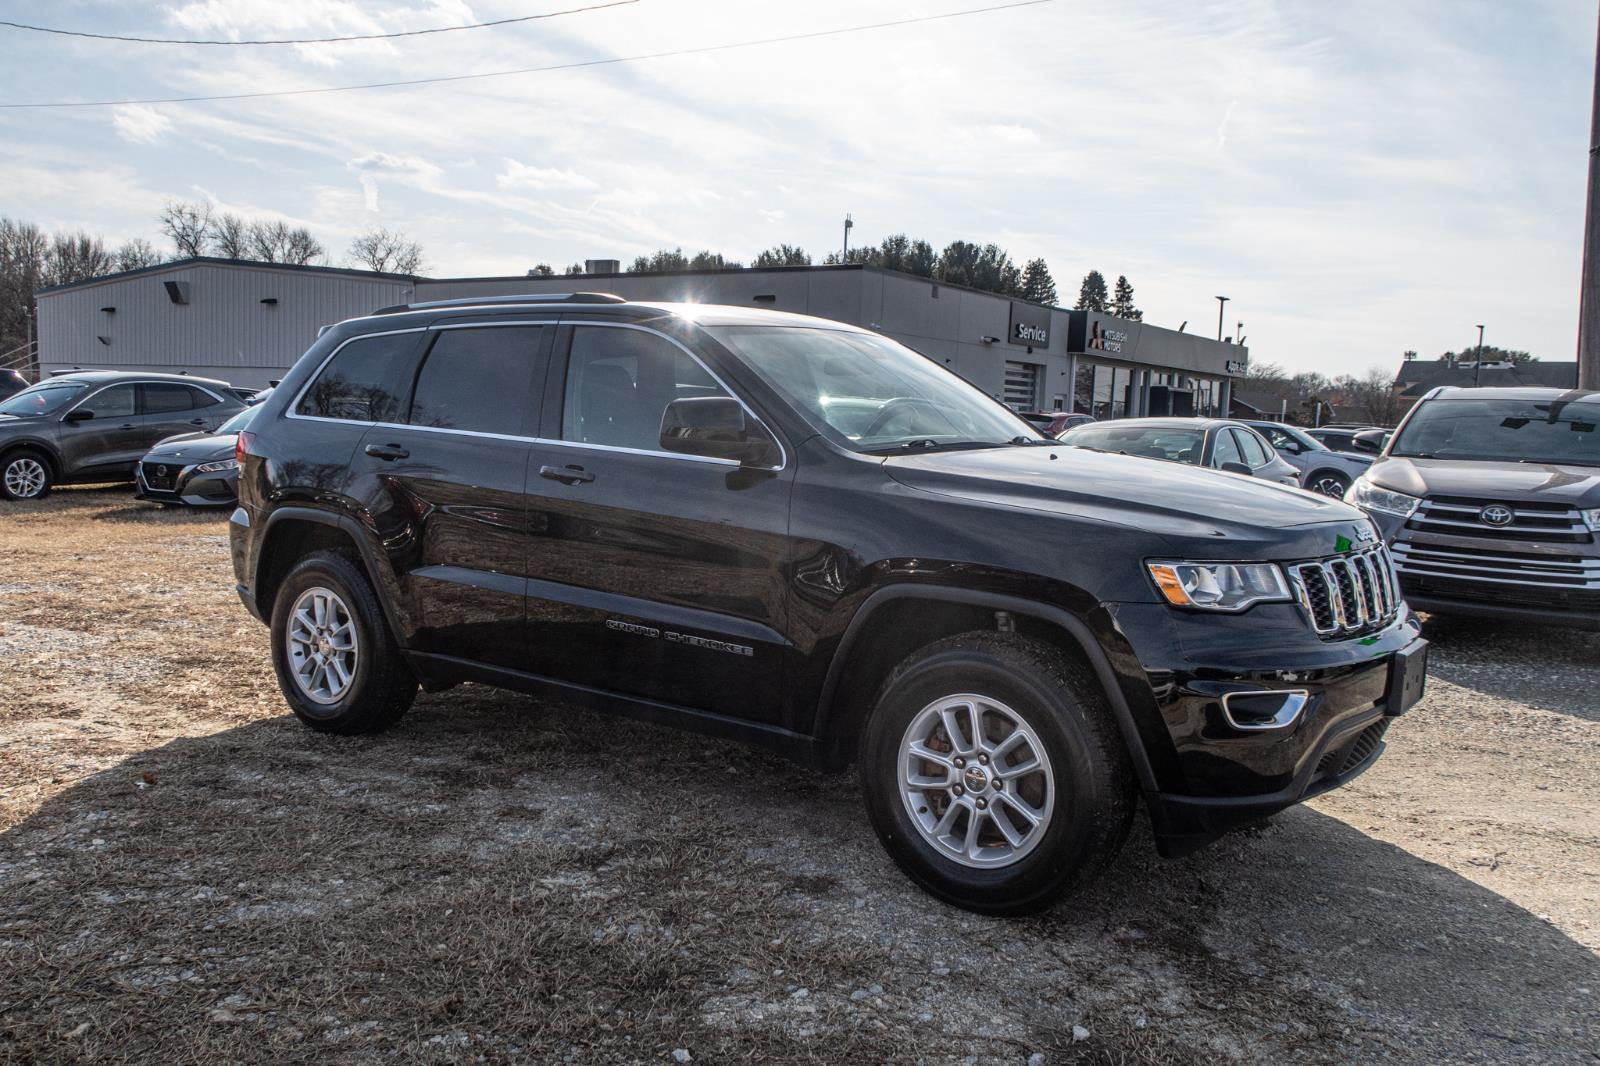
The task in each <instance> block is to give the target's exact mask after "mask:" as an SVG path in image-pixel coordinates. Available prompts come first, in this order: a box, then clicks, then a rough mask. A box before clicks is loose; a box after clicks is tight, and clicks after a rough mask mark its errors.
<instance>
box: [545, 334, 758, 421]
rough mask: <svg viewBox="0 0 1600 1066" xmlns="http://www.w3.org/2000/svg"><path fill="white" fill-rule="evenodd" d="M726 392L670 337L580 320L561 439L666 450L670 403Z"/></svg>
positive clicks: (569, 369)
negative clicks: (584, 323) (664, 437)
mask: <svg viewBox="0 0 1600 1066" xmlns="http://www.w3.org/2000/svg"><path fill="white" fill-rule="evenodd" d="M726 395H727V392H726V391H725V390H724V389H723V388H722V387H721V386H720V385H718V384H717V382H716V379H714V378H713V377H712V376H711V375H710V374H708V373H707V372H706V370H705V368H704V367H702V366H701V365H700V364H699V363H698V362H696V361H695V360H694V359H692V358H691V357H689V356H688V355H685V354H684V352H683V350H682V349H681V348H679V347H678V346H677V345H675V344H673V343H672V342H670V341H668V340H667V339H666V338H665V337H660V336H657V335H656V334H654V333H646V332H643V331H641V330H636V329H615V328H606V327H602V326H587V327H586V326H579V327H577V329H575V330H574V331H573V334H572V354H571V355H570V356H569V357H568V359H567V384H566V394H565V401H564V403H563V405H562V415H561V439H562V440H570V441H578V442H581V443H583V444H606V445H610V446H612V447H617V448H639V449H642V450H645V451H660V450H661V416H662V414H663V413H664V412H665V411H666V407H667V404H669V403H671V402H672V401H673V400H675V399H678V398H680V397H688V396H726Z"/></svg>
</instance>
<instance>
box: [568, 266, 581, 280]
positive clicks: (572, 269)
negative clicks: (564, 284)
mask: <svg viewBox="0 0 1600 1066" xmlns="http://www.w3.org/2000/svg"><path fill="white" fill-rule="evenodd" d="M582 273H583V264H582V263H573V264H572V265H571V266H569V267H567V277H569V278H570V277H574V276H576V275H578V274H582Z"/></svg>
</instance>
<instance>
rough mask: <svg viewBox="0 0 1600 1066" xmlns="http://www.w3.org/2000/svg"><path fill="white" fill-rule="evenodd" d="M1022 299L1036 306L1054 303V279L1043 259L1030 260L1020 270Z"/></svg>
mask: <svg viewBox="0 0 1600 1066" xmlns="http://www.w3.org/2000/svg"><path fill="white" fill-rule="evenodd" d="M1022 298H1023V299H1024V300H1029V301H1031V302H1033V303H1036V304H1051V305H1054V304H1055V302H1056V279H1055V278H1053V277H1051V276H1050V267H1049V266H1047V265H1046V264H1045V261H1044V260H1043V259H1030V260H1028V265H1027V266H1025V267H1023V268H1022Z"/></svg>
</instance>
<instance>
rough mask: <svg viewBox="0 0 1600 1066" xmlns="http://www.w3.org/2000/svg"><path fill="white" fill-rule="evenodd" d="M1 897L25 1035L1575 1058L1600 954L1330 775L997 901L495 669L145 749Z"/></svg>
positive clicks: (62, 805)
mask: <svg viewBox="0 0 1600 1066" xmlns="http://www.w3.org/2000/svg"><path fill="white" fill-rule="evenodd" d="M0 898H3V899H5V901H6V905H5V907H4V910H3V913H0V973H4V974H7V975H9V976H8V977H7V979H6V981H5V982H4V986H3V987H0V1058H4V1057H6V1056H7V1055H8V1054H15V1055H16V1056H18V1057H20V1058H21V1059H22V1060H24V1061H32V1060H39V1061H51V1060H57V1061H67V1060H80V1059H92V1058H95V1057H97V1056H106V1057H116V1058H119V1059H123V1058H126V1059H164V1058H174V1057H186V1058H191V1059H195V1060H197V1061H204V1060H231V1061H262V1060H266V1059H274V1060H276V1061H301V1060H308V1059H310V1058H314V1057H316V1056H318V1055H321V1056H330V1055H331V1056H332V1057H334V1058H338V1059H343V1060H345V1061H374V1060H377V1059H393V1058H397V1057H398V1058H401V1059H407V1060H448V1059H459V1058H471V1057H473V1056H475V1055H476V1054H479V1053H485V1054H488V1055H489V1056H490V1057H491V1058H495V1059H499V1058H508V1057H509V1058H515V1057H518V1056H519V1055H520V1056H524V1057H541V1056H548V1055H553V1054H558V1053H561V1052H563V1051H564V1050H567V1049H572V1048H575V1047H576V1048H584V1049H588V1050H590V1051H593V1050H594V1049H596V1048H599V1049H603V1051H604V1054H603V1055H601V1056H600V1057H602V1058H605V1059H609V1060H648V1059H659V1058H661V1057H662V1056H664V1055H666V1054H669V1053H670V1052H671V1050H673V1049H675V1048H679V1047H691V1046H692V1047H694V1048H696V1049H697V1050H696V1056H697V1058H698V1059H700V1060H702V1061H705V1060H710V1061H717V1060H719V1059H727V1060H734V1059H766V1060H773V1061H829V1062H847V1061H886V1060H889V1059H895V1060H905V1061H911V1060H915V1059H918V1058H925V1059H927V1060H928V1061H935V1062H943V1061H958V1060H959V1059H960V1058H961V1057H963V1056H964V1055H965V1054H967V1053H969V1052H971V1053H977V1054H979V1055H980V1057H985V1058H987V1057H989V1056H996V1057H999V1058H1004V1059H1007V1060H1012V1061H1014V1060H1017V1059H1020V1058H1026V1053H1027V1049H1028V1048H1046V1049H1052V1050H1053V1051H1058V1052H1060V1054H1061V1055H1062V1057H1063V1060H1065V1059H1069V1058H1073V1057H1076V1056H1079V1053H1080V1052H1081V1053H1082V1058H1083V1061H1129V1062H1160V1063H1166V1062H1174V1063H1175V1062H1185V1061H1194V1060H1195V1059H1197V1058H1213V1057H1227V1056H1228V1055H1230V1054H1232V1052H1229V1051H1228V1049H1229V1048H1232V1049H1234V1050H1235V1051H1238V1052H1239V1053H1240V1054H1241V1055H1242V1056H1243V1057H1244V1058H1246V1059H1248V1060H1250V1061H1259V1062H1277V1061H1306V1062H1323V1061H1335V1060H1338V1059H1342V1058H1346V1057H1348V1056H1350V1055H1351V1054H1353V1053H1358V1052H1360V1051H1361V1050H1362V1049H1363V1048H1365V1049H1367V1050H1370V1051H1374V1052H1375V1051H1376V1050H1377V1049H1378V1048H1379V1047H1382V1048H1384V1049H1385V1053H1386V1054H1387V1055H1389V1056H1393V1057H1394V1058H1397V1059H1399V1060H1401V1061H1415V1062H1435V1061H1445V1060H1450V1061H1465V1060H1470V1059H1472V1058H1476V1057H1482V1058H1483V1059H1485V1060H1495V1061H1502V1062H1503V1061H1516V1060H1526V1061H1542V1062H1549V1061H1575V1062H1576V1061H1588V1059H1586V1058H1584V1057H1583V1056H1585V1055H1587V1054H1588V1051H1587V1050H1581V1049H1586V1048H1588V1047H1589V1046H1591V1045H1590V1044H1588V1043H1585V1042H1583V1037H1584V1031H1585V1027H1591V1029H1590V1032H1591V1035H1592V1026H1593V1025H1594V1016H1593V1004H1594V1002H1595V1000H1594V998H1593V997H1592V996H1589V995H1586V994H1585V993H1583V992H1581V991H1580V989H1595V988H1596V987H1597V986H1600V962H1597V960H1596V958H1595V956H1594V954H1593V953H1591V952H1590V951H1589V950H1588V949H1587V948H1585V947H1583V946H1582V945H1581V944H1579V943H1577V942H1575V941H1573V940H1571V939H1569V938H1568V937H1566V936H1564V935H1563V934H1561V933H1560V932H1559V931H1558V930H1557V929H1555V928H1554V927H1552V926H1551V925H1550V924H1548V923H1546V922H1544V921H1542V920H1540V919H1538V918H1537V917H1535V916H1534V915H1532V914H1529V913H1528V912H1526V911H1524V910H1522V909H1521V908H1519V907H1517V906H1515V905H1513V904H1512V903H1510V902H1508V901H1507V900H1506V899H1504V898H1502V897H1500V896H1498V895H1496V894H1495V893H1493V892H1490V891H1488V890H1486V889H1484V888H1482V887H1480V886H1478V885H1476V884H1474V883H1472V882H1470V881H1467V880H1465V879H1463V878H1461V877H1458V876H1456V875H1455V874H1453V873H1451V872H1449V871H1447V870H1445V869H1443V868H1441V867H1439V866H1436V865H1433V864H1430V863H1427V862H1424V861H1422V860H1419V859H1417V858H1416V857H1414V856H1412V855H1410V854H1408V853H1406V852H1404V851H1402V850H1400V849H1398V848H1395V847H1392V846H1390V845H1388V844H1385V843H1382V842H1379V841H1376V840H1373V839H1371V838H1370V837H1368V836H1366V835H1365V834H1364V833H1362V832H1360V831H1359V830H1357V829H1355V828H1353V827H1351V826H1348V825H1346V824H1344V823H1342V822H1339V821H1337V820H1336V819H1333V818H1330V817H1327V816H1325V815H1322V814H1319V813H1317V812H1315V811H1312V810H1297V811H1293V812H1290V813H1288V814H1286V815H1284V816H1281V817H1280V819H1279V820H1278V821H1277V822H1276V823H1274V824H1273V825H1270V826H1268V827H1266V828H1265V829H1261V830H1256V831H1253V832H1252V833H1250V834H1247V835H1243V836H1236V837H1232V838H1229V839H1228V840H1226V841H1225V842H1223V843H1221V844H1219V845H1217V846H1215V847H1213V848H1212V849H1210V850H1208V851H1205V852H1202V853H1199V854H1197V855H1195V856H1192V857H1189V858H1186V859H1184V860H1180V861H1177V862H1164V861H1162V860H1159V859H1157V858H1156V857H1155V855H1154V852H1153V848H1152V846H1151V842H1150V838H1149V835H1148V832H1147V831H1142V830H1141V831H1136V832H1135V836H1134V839H1133V840H1132V841H1131V843H1130V847H1129V848H1128V849H1127V851H1125V852H1124V854H1123V856H1122V858H1121V859H1120V860H1119V861H1118V862H1117V863H1116V864H1115V866H1114V867H1113V869H1112V870H1111V871H1109V873H1108V875H1107V876H1106V878H1105V879H1104V880H1103V881H1101V882H1100V883H1099V884H1098V885H1097V886H1096V887H1094V888H1093V889H1091V890H1089V891H1087V892H1086V893H1084V894H1082V895H1080V896H1079V897H1077V898H1075V899H1073V900H1071V901H1068V902H1066V903H1064V904H1063V905H1061V906H1060V907H1058V908H1056V909H1055V910H1053V911H1051V912H1049V913H1047V914H1045V915H1043V916H1039V917H1035V918H1029V919H1017V920H1004V919H989V918H980V917H977V916H972V915H967V914H965V913H963V912H960V911H956V910H953V909H951V908H948V907H946V906H943V905H941V904H938V903H936V902H934V901H932V900H931V899H929V898H928V897H926V896H924V895H923V894H921V893H920V892H919V891H918V890H917V889H916V888H914V887H913V886H911V885H910V884H909V883H908V882H907V881H906V880H905V879H904V878H902V877H901V876H900V875H899V873H898V872H897V871H896V870H895V869H894V867H893V865H892V864H891V863H890V862H889V860H888V859H887V858H886V857H885V855H884V854H883V853H882V852H881V851H880V849H879V848H878V846H877V842H876V840H875V839H873V838H872V835H871V833H870V831H869V830H868V829H867V827H866V824H865V819H864V817H863V815H862V812H861V806H860V796H859V793H858V790H857V788H856V785H855V782H854V778H853V777H852V776H849V775H819V774H815V773H811V772H808V771H805V770H802V769H799V768H796V767H793V766H791V765H789V764H787V763H785V762H783V761H781V760H779V759H777V758H775V757H772V756H769V755H767V754H766V753H763V752H760V751H754V750H750V749H746V748H742V747H738V746H735V745H731V744H728V743H724V742H721V741H714V740H707V739H704V738H699V737H695V736H692V735H688V734H683V733H678V732H675V731H671V730H666V729H661V728H657V727H652V726H647V725H641V724H637V723H632V722H623V721H618V720H616V719H612V718H609V717H606V716H602V715H596V714H587V713H583V712H576V711H571V710H569V709H565V708H561V707H558V706H556V705H553V704H548V703H542V702H540V701H536V700H531V699H525V698H522V697H516V696H509V695H506V694H503V693H497V692H492V691H490V690H483V689H478V688H475V687H472V686H468V687H466V688H463V689H459V690H456V691H453V692H450V693H446V694H442V695H440V696H434V697H426V698H424V699H423V700H421V701H419V705H418V706H417V708H416V709H415V710H414V711H413V712H412V714H411V715H410V716H409V717H408V718H407V719H406V720H405V721H404V722H403V723H402V724H401V725H400V727H398V728H397V729H396V730H394V731H392V732H390V733H388V734H385V735H383V736H379V737H368V738H337V737H326V736H321V735H317V734H314V733H311V732H309V731H307V730H305V729H303V728H301V727H300V726H299V725H298V724H297V723H295V722H294V721H293V719H291V718H288V717H287V716H285V717H281V718H273V719H268V720H263V721H260V722H257V723H253V724H250V725H246V726H242V727H239V728H234V729H229V730H226V731H223V732H219V733H216V734H213V735H210V736H205V737H200V738H191V739H184V740H179V741H175V742H172V743H170V744H167V745H164V746H162V747H158V748H154V749H151V750H149V751H145V752H142V753H140V754H139V755H137V756H134V757H132V758H130V759H128V760H126V761H124V762H122V763H119V764H118V765H116V766H113V767H111V768H109V769H106V770H104V771H103V772H100V773H98V774H95V775H93V776H92V777H89V778H87V779H86V780H84V781H82V782H80V783H78V784H76V785H73V786H72V787H70V788H68V789H67V790H65V791H64V792H62V793H60V794H59V795H56V796H54V797H53V798H51V799H49V800H48V801H46V802H45V803H43V804H42V805H41V806H40V808H39V809H38V810H37V811H35V812H34V813H32V814H31V815H30V816H28V817H27V818H26V819H25V820H23V821H22V822H20V823H19V824H18V825H16V826H13V827H12V828H10V829H8V830H6V831H5V832H4V833H0ZM872 988H878V990H879V991H878V992H871V989H872ZM801 990H804V994H803V995H802V993H801ZM857 992H859V993H860V995H859V996H857V995H856V993H857ZM1585 1011H1588V1013H1587V1014H1585V1013H1584V1012H1585ZM808 1012H809V1013H808ZM1079 1018H1082V1019H1084V1020H1090V1019H1092V1020H1093V1027H1094V1030H1095V1032H1096V1034H1097V1035H1096V1036H1095V1040H1094V1044H1093V1047H1092V1050H1093V1052H1094V1055H1095V1056H1099V1057H1096V1058H1092V1059H1091V1058H1090V1057H1089V1050H1090V1049H1077V1048H1074V1046H1073V1044H1072V1035H1071V1034H1072V1026H1073V1024H1074V1022H1075V1020H1076V1019H1079ZM952 1033H953V1034H954V1035H952ZM1018 1034H1020V1035H1018ZM1119 1056H1120V1057H1119Z"/></svg>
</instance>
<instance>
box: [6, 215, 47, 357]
mask: <svg viewBox="0 0 1600 1066" xmlns="http://www.w3.org/2000/svg"><path fill="white" fill-rule="evenodd" d="M49 252H50V238H49V237H48V236H46V234H45V232H44V230H42V229H40V228H39V227H38V226H35V225H34V224H32V223H31V222H17V221H14V220H12V219H9V218H3V217H0V355H5V354H7V353H11V352H14V351H16V350H18V349H21V348H23V347H24V346H25V345H26V344H27V343H28V340H29V321H30V319H31V316H32V314H33V291H34V290H35V289H37V288H39V287H40V286H41V285H43V284H44V271H45V258H46V257H47V256H48V255H49ZM8 361H9V360H8Z"/></svg>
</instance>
